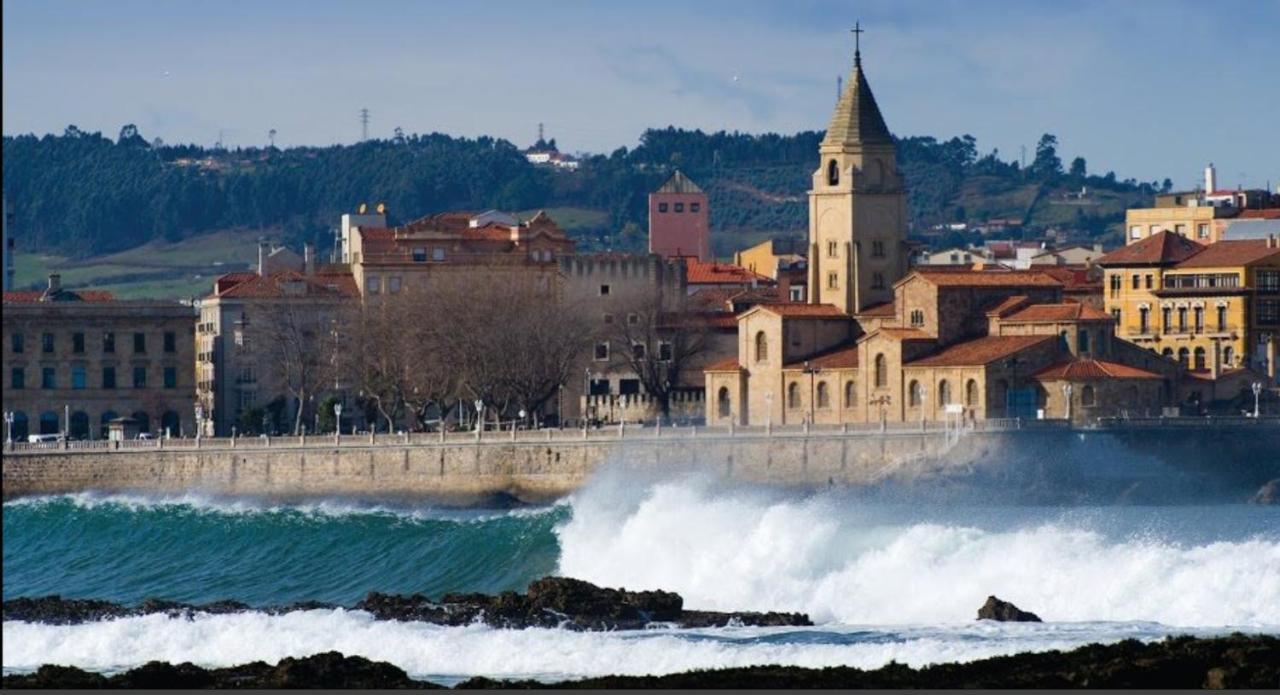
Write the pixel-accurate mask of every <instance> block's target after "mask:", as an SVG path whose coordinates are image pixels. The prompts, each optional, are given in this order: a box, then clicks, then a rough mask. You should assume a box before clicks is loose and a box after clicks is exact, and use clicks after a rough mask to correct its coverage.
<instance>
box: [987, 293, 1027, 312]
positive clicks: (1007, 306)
mask: <svg viewBox="0 0 1280 695" xmlns="http://www.w3.org/2000/svg"><path fill="white" fill-rule="evenodd" d="M1029 301H1031V300H1030V299H1028V298H1027V295H1025V294H1019V295H1015V296H1013V297H1006V298H1004V299H1001V300H1000V301H998V302H996V303H995V304H993V305H992V306H991V308H989V309H987V311H986V314H987V316H1004V315H1006V314H1009V313H1011V312H1014V311H1017V310H1018V309H1020V308H1022V307H1023V306H1024V305H1026V303H1027V302H1029Z"/></svg>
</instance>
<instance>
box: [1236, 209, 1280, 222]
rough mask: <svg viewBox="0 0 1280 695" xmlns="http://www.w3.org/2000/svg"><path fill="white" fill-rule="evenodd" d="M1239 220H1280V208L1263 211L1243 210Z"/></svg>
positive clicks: (1238, 216)
mask: <svg viewBox="0 0 1280 695" xmlns="http://www.w3.org/2000/svg"><path fill="white" fill-rule="evenodd" d="M1236 219H1237V220H1280V208H1263V209H1261V210H1241V211H1240V214H1239V215H1236Z"/></svg>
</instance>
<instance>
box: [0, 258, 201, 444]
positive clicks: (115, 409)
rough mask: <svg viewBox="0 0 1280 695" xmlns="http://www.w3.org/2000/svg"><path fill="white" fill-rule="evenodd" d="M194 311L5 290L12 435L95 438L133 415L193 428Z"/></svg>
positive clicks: (64, 292)
mask: <svg viewBox="0 0 1280 695" xmlns="http://www.w3.org/2000/svg"><path fill="white" fill-rule="evenodd" d="M193 327H194V312H193V311H192V309H191V307H189V306H184V305H182V304H179V303H177V302H161V301H122V300H117V299H114V298H113V297H112V296H111V295H110V294H109V293H107V292H101V291H94V290H70V289H65V288H63V287H62V286H61V281H60V277H59V276H58V275H51V276H49V284H48V287H47V289H45V290H44V291H33V292H5V293H4V409H5V412H6V414H7V415H9V416H10V417H11V418H12V420H13V425H12V432H11V434H12V436H13V437H14V438H15V439H25V438H26V437H27V435H28V434H57V433H66V434H67V435H68V436H70V437H73V438H76V439H100V438H104V437H105V436H106V428H107V424H108V423H109V422H111V421H113V420H119V419H121V418H132V420H133V421H136V422H135V423H132V424H133V425H135V426H136V427H137V428H138V430H139V431H141V432H146V433H148V434H152V435H155V436H163V435H166V434H167V435H169V436H173V437H181V436H192V435H193V434H194V433H195V411H194V405H195V379H194V374H193V366H194V365H195V357H194V355H193V354H192V353H193V345H194V341H193V340H192V329H193Z"/></svg>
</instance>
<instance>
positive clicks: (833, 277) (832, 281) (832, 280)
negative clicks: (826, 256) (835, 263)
mask: <svg viewBox="0 0 1280 695" xmlns="http://www.w3.org/2000/svg"><path fill="white" fill-rule="evenodd" d="M839 286H840V274H839V273H827V289H829V290H834V289H836V288H838V287H839Z"/></svg>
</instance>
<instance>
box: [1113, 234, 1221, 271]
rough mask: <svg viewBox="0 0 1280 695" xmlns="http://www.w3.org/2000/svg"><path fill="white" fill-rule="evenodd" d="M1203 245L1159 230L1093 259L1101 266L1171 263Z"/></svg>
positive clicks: (1194, 251)
mask: <svg viewBox="0 0 1280 695" xmlns="http://www.w3.org/2000/svg"><path fill="white" fill-rule="evenodd" d="M1203 248H1204V247H1203V246H1201V245H1200V244H1197V243H1196V242H1194V241H1192V240H1190V239H1188V238H1186V237H1184V236H1182V235H1181V234H1174V233H1173V232H1160V233H1159V234H1152V235H1151V236H1149V237H1147V238H1146V239H1143V240H1142V241H1139V242H1137V243H1133V244H1129V245H1128V246H1125V247H1123V248H1118V249H1116V250H1115V251H1112V252H1111V253H1108V254H1107V255H1105V256H1103V257H1102V258H1099V259H1097V260H1095V261H1094V262H1095V263H1097V264H1098V265H1101V266H1112V265H1160V264H1172V263H1178V262H1179V261H1185V260H1186V259H1188V258H1190V257H1192V256H1194V255H1195V254H1196V253H1198V252H1199V251H1200V250H1201V249H1203Z"/></svg>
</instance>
